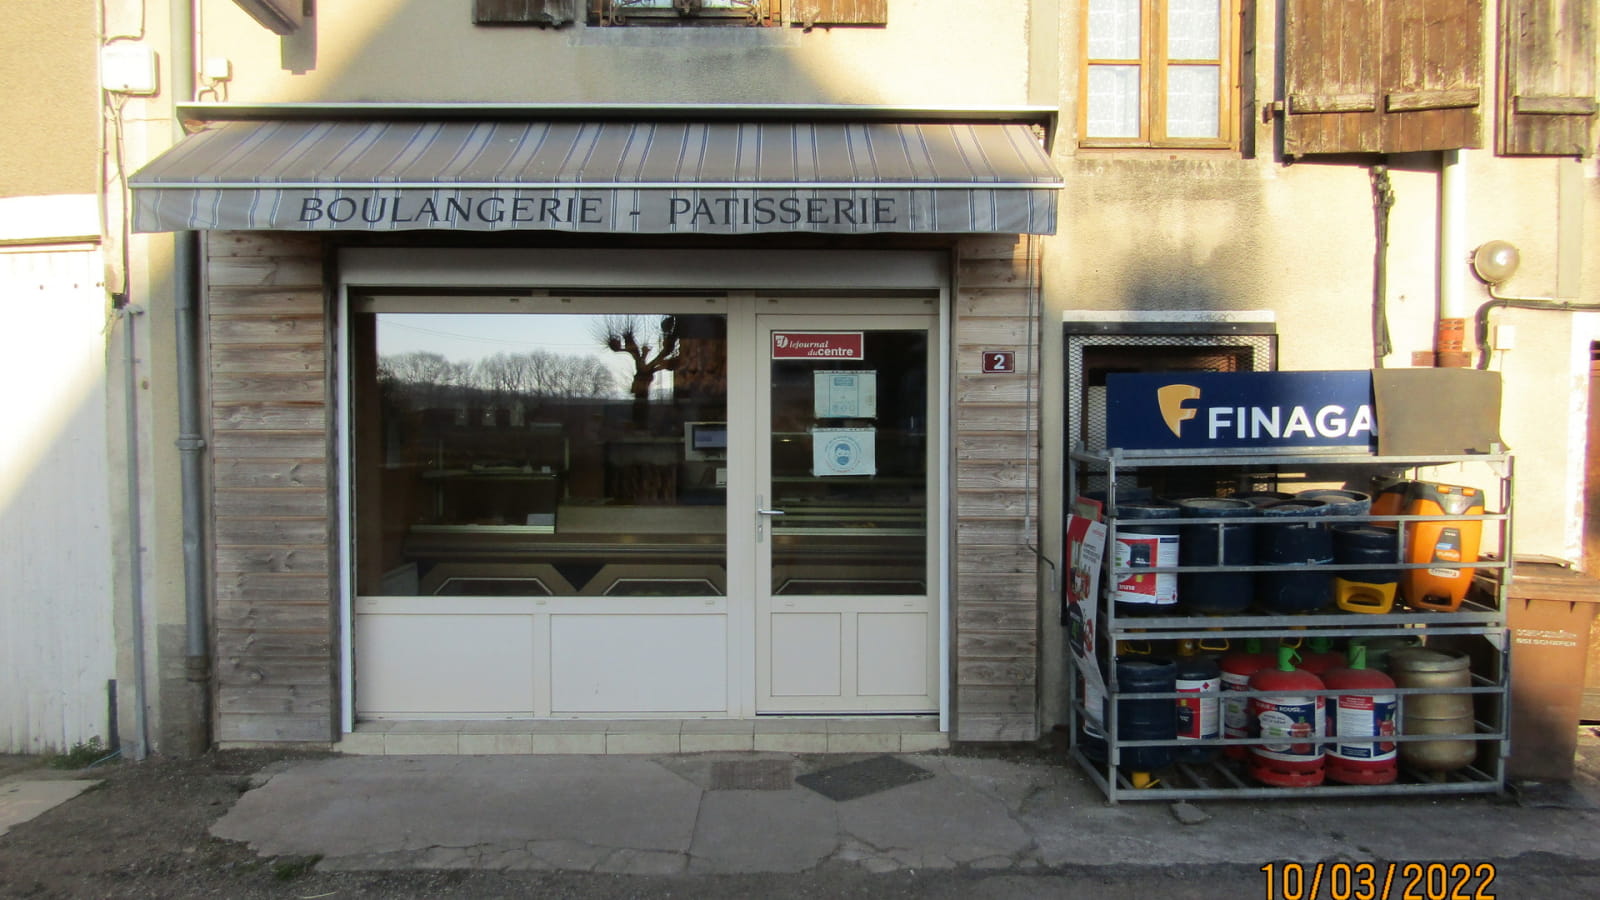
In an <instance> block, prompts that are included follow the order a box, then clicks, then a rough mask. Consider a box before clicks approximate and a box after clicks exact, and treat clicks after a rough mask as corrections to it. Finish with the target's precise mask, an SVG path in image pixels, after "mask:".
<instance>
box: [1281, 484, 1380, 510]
mask: <svg viewBox="0 0 1600 900" xmlns="http://www.w3.org/2000/svg"><path fill="white" fill-rule="evenodd" d="M1294 498H1295V499H1296V500H1321V501H1322V502H1324V503H1326V504H1328V508H1327V510H1326V511H1325V512H1324V513H1323V515H1326V516H1364V515H1366V514H1367V513H1368V512H1369V511H1371V509H1372V495H1371V494H1363V493H1361V492H1360V491H1342V490H1338V489H1335V488H1311V489H1310V490H1305V491H1301V492H1300V493H1298V494H1295V495H1294Z"/></svg>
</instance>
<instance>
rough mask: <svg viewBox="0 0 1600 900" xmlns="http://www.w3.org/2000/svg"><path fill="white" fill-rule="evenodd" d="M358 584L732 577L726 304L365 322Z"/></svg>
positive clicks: (617, 587) (585, 591) (632, 589)
mask: <svg viewBox="0 0 1600 900" xmlns="http://www.w3.org/2000/svg"><path fill="white" fill-rule="evenodd" d="M353 337H354V341H353V343H354V351H355V352H354V360H355V374H354V382H355V384H354V388H355V395H356V397H355V416H354V418H355V422H354V428H353V442H354V445H355V473H356V475H355V479H356V497H355V510H356V514H355V518H356V532H357V552H356V570H357V592H358V593H360V594H363V595H369V596H371V595H380V596H381V595H387V596H395V595H401V596H407V595H427V596H479V597H481V596H563V595H566V596H571V595H582V596H613V597H614V596H714V595H721V594H722V593H723V592H724V590H725V584H726V581H725V575H724V572H725V567H726V556H727V554H726V544H727V541H726V526H725V514H724V510H725V507H726V500H725V493H726V488H725V484H726V466H727V460H726V457H727V434H728V426H727V323H726V320H725V318H724V317H723V316H720V315H639V316H604V315H534V314H528V315H501V314H438V315H435V314H416V313H376V314H373V313H368V314H362V315H358V316H356V317H354V319H353Z"/></svg>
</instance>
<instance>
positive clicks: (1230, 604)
mask: <svg viewBox="0 0 1600 900" xmlns="http://www.w3.org/2000/svg"><path fill="white" fill-rule="evenodd" d="M1178 509H1179V510H1180V513H1181V514H1182V515H1183V516H1184V517H1186V518H1194V519H1233V518H1240V517H1244V516H1254V515H1256V507H1255V505H1254V504H1253V503H1251V502H1250V501H1248V500H1239V499H1235V498H1231V497H1196V498H1194V499H1190V500H1179V501H1178ZM1255 558H1256V551H1255V526H1254V525H1250V524H1238V525H1235V524H1231V523H1228V524H1213V525H1188V526H1185V527H1184V529H1183V536H1182V539H1181V540H1180V542H1179V544H1178V563H1179V564H1180V565H1185V566H1248V565H1253V564H1254V563H1255ZM1255 582H1256V579H1255V576H1254V575H1252V574H1250V573H1249V572H1197V573H1194V574H1192V575H1191V574H1180V575H1179V576H1178V603H1179V605H1180V606H1182V607H1183V608H1184V609H1185V610H1188V611H1190V612H1196V613H1202V614H1210V615H1219V614H1228V613H1239V612H1243V611H1245V610H1246V609H1248V608H1249V607H1250V600H1251V598H1252V597H1253V596H1254V595H1255Z"/></svg>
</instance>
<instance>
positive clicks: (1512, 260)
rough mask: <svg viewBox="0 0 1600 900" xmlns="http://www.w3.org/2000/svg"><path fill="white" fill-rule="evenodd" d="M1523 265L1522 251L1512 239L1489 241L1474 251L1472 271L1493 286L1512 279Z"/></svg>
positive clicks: (1485, 282)
mask: <svg viewBox="0 0 1600 900" xmlns="http://www.w3.org/2000/svg"><path fill="white" fill-rule="evenodd" d="M1520 265H1522V253H1521V252H1519V251H1518V250H1517V245H1516V244H1513V243H1511V242H1510V241H1489V242H1487V243H1485V244H1483V245H1482V246H1480V247H1479V248H1478V249H1476V250H1474V251H1472V272H1473V274H1474V275H1477V276H1478V279H1479V280H1480V281H1482V282H1483V283H1484V284H1487V285H1489V286H1490V287H1491V288H1493V287H1494V286H1496V285H1499V284H1501V283H1503V282H1505V281H1508V280H1510V278H1511V276H1512V275H1515V274H1517V267H1518V266H1520Z"/></svg>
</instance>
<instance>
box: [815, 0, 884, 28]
mask: <svg viewBox="0 0 1600 900" xmlns="http://www.w3.org/2000/svg"><path fill="white" fill-rule="evenodd" d="M793 16H794V23H795V24H796V25H800V26H802V27H805V28H810V27H811V26H813V25H887V24H889V0H796V2H795V4H794V11H793Z"/></svg>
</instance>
